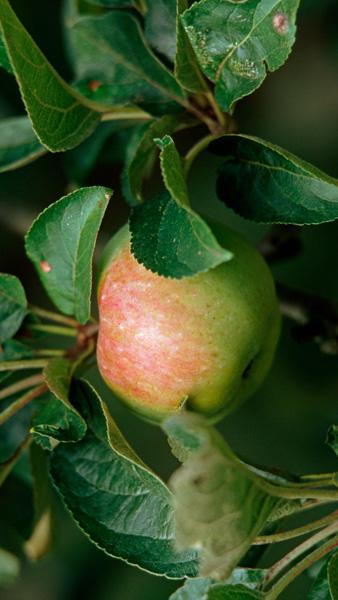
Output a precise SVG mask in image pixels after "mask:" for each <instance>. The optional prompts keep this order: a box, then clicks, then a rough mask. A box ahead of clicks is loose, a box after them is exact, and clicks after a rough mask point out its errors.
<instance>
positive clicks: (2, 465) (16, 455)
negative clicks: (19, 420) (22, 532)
mask: <svg viewBox="0 0 338 600" xmlns="http://www.w3.org/2000/svg"><path fill="white" fill-rule="evenodd" d="M16 427H17V426H16ZM1 435H2V436H3V431H2V434H1ZM2 441H3V440H2ZM27 444H28V438H25V439H24V440H23V441H22V442H21V444H20V445H19V446H18V447H17V448H16V449H15V451H14V452H13V454H12V455H11V456H9V457H8V458H7V459H6V460H5V461H3V462H0V486H1V485H2V484H3V483H4V481H5V480H6V479H7V477H8V475H9V474H10V472H11V470H12V469H13V467H15V465H16V463H17V462H18V460H19V459H20V458H21V455H22V453H23V452H24V451H25V450H26V448H27Z"/></svg>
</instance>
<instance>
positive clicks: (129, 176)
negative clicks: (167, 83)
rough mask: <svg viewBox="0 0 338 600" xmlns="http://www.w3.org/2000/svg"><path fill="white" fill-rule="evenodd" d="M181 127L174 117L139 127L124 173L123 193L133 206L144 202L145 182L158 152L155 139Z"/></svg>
mask: <svg viewBox="0 0 338 600" xmlns="http://www.w3.org/2000/svg"><path fill="white" fill-rule="evenodd" d="M178 127H179V120H178V118H177V117H176V116H174V115H166V116H164V117H162V118H160V119H156V120H152V121H149V122H148V123H144V124H143V125H141V126H140V127H138V128H137V129H136V131H135V133H134V134H133V136H132V138H131V140H130V142H129V144H128V149H127V156H126V161H125V166H124V171H123V192H124V195H125V197H126V199H127V201H128V203H129V204H130V205H131V206H135V205H136V204H138V203H141V202H143V200H144V198H143V194H142V188H143V182H144V179H145V178H146V177H147V175H148V174H149V172H150V171H151V169H152V167H153V164H154V161H155V158H156V154H157V152H158V149H157V146H156V144H155V142H154V138H156V137H160V136H163V135H164V134H165V133H172V132H174V131H175V129H177V128H178Z"/></svg>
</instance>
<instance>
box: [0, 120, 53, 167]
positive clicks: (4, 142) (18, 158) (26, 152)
mask: <svg viewBox="0 0 338 600" xmlns="http://www.w3.org/2000/svg"><path fill="white" fill-rule="evenodd" d="M45 152H46V150H45V148H44V147H43V146H41V144H40V142H39V140H38V139H37V137H36V135H35V133H34V131H33V129H32V126H31V124H30V121H29V119H27V117H9V118H7V119H1V120H0V173H3V172H4V171H10V170H12V169H17V168H18V167H22V166H24V165H26V164H28V163H30V162H31V161H33V160H35V159H36V158H39V157H40V156H42V155H43V154H45Z"/></svg>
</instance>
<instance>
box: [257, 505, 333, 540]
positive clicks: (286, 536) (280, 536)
mask: <svg viewBox="0 0 338 600" xmlns="http://www.w3.org/2000/svg"><path fill="white" fill-rule="evenodd" d="M337 520H338V510H336V511H334V512H333V513H331V514H330V515H327V516H326V517H322V518H321V519H318V520H316V521H312V523H308V524H307V525H304V526H303V527H297V528H296V529H291V530H290V531H281V532H280V533H274V534H272V535H262V536H258V537H257V538H256V539H255V541H254V545H261V544H274V543H275V542H284V541H285V540H291V539H293V538H295V537H299V536H300V535H305V534H306V533H310V532H311V531H316V529H320V528H321V527H325V525H329V524H330V523H335V522H336V521H337Z"/></svg>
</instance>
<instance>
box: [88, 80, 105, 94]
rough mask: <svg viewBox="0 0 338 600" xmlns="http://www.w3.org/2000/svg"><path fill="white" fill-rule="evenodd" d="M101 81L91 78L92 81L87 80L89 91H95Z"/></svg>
mask: <svg viewBox="0 0 338 600" xmlns="http://www.w3.org/2000/svg"><path fill="white" fill-rule="evenodd" d="M101 85H102V81H98V79H93V80H92V81H88V83H87V87H88V89H89V90H90V91H91V92H96V90H98V89H99V87H101Z"/></svg>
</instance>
